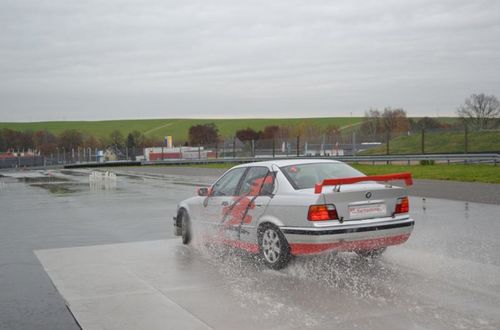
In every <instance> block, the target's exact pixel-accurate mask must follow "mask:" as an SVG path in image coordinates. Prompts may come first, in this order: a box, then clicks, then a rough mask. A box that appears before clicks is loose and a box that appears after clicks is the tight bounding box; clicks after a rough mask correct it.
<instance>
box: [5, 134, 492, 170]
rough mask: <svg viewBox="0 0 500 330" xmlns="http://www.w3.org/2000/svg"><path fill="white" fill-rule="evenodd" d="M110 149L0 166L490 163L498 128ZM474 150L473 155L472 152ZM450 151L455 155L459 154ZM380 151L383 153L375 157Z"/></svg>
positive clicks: (21, 159)
mask: <svg viewBox="0 0 500 330" xmlns="http://www.w3.org/2000/svg"><path fill="white" fill-rule="evenodd" d="M152 147H154V146H152ZM112 149H113V150H111V151H109V150H108V152H107V153H106V155H103V154H99V152H98V150H97V149H95V148H84V147H82V148H76V149H72V150H64V149H57V151H56V152H55V153H52V154H50V155H43V156H28V157H16V158H9V159H0V168H2V167H3V168H5V167H9V168H12V167H25V166H51V165H68V164H89V163H102V162H104V161H126V160H130V161H134V160H136V159H137V160H140V161H144V162H147V163H152V162H156V163H159V162H164V163H167V162H171V161H174V160H190V161H206V160H234V161H237V160H241V159H245V160H246V161H248V160H247V159H254V160H259V159H270V158H290V157H333V158H336V159H341V160H345V161H363V162H373V163H375V162H406V163H411V162H412V161H420V160H434V161H438V162H441V161H444V162H447V163H450V162H485V161H487V162H495V163H496V162H497V157H496V156H495V154H498V153H500V130H481V131H469V130H466V129H464V128H449V129H433V130H430V129H429V130H409V131H406V132H390V133H389V132H382V133H369V132H363V131H361V130H360V129H359V128H358V129H348V130H344V131H340V132H338V133H336V134H321V132H318V134H317V135H314V136H310V135H309V136H305V135H304V136H301V135H296V136H288V137H276V138H274V139H257V140H249V141H241V140H239V139H237V138H225V139H220V140H219V141H218V143H213V144H206V145H198V146H190V147H177V148H173V149H172V148H166V147H165V146H162V145H159V146H156V149H157V150H161V154H157V155H156V157H154V159H153V157H149V156H151V155H145V154H144V152H143V150H142V149H139V148H112ZM159 152H160V151H158V153H159ZM476 154H477V156H474V155H476ZM110 155H111V156H110ZM447 155H449V156H447ZM453 155H459V156H460V157H459V158H460V159H457V158H456V157H455V156H453ZM466 155H467V157H465V156H466ZM485 155H486V156H485ZM381 156H384V157H382V158H381ZM431 156H433V157H431ZM486 158H487V159H486Z"/></svg>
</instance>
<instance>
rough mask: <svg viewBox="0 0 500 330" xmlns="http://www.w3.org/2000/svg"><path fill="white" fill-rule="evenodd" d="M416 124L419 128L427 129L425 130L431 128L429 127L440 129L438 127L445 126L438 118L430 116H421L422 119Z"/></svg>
mask: <svg viewBox="0 0 500 330" xmlns="http://www.w3.org/2000/svg"><path fill="white" fill-rule="evenodd" d="M416 126H417V127H418V128H419V129H425V130H429V129H438V128H442V127H443V126H442V125H441V123H440V122H439V121H437V120H436V119H434V118H430V117H424V118H421V119H420V120H419V121H418V122H417V123H416Z"/></svg>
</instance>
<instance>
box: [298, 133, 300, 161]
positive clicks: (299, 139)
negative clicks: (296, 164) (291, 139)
mask: <svg viewBox="0 0 500 330" xmlns="http://www.w3.org/2000/svg"><path fill="white" fill-rule="evenodd" d="M299 156H300V135H297V157H299Z"/></svg>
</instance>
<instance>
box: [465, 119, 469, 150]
mask: <svg viewBox="0 0 500 330" xmlns="http://www.w3.org/2000/svg"><path fill="white" fill-rule="evenodd" d="M464 151H465V153H468V152H469V129H468V127H467V124H464Z"/></svg>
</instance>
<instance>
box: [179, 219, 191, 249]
mask: <svg viewBox="0 0 500 330" xmlns="http://www.w3.org/2000/svg"><path fill="white" fill-rule="evenodd" d="M181 226H182V227H181V229H182V230H181V233H182V244H189V243H190V242H191V236H192V233H191V221H189V215H188V214H187V212H186V211H182V212H181Z"/></svg>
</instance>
